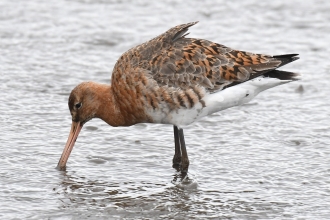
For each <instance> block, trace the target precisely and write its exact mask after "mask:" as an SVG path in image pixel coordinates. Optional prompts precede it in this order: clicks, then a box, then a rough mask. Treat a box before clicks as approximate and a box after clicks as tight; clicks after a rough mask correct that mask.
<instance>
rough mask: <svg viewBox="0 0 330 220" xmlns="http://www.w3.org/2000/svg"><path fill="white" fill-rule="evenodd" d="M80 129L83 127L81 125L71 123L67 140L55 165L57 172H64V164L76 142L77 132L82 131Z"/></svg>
mask: <svg viewBox="0 0 330 220" xmlns="http://www.w3.org/2000/svg"><path fill="white" fill-rule="evenodd" d="M82 127H83V125H82V124H81V123H80V122H74V121H73V122H72V125H71V131H70V134H69V137H68V140H67V142H66V144H65V147H64V150H63V153H62V156H61V158H60V161H59V162H58V164H57V169H58V170H65V167H66V162H67V161H68V159H69V156H70V154H71V151H72V149H73V146H74V144H75V142H76V140H77V137H78V135H79V132H80V130H81V129H82Z"/></svg>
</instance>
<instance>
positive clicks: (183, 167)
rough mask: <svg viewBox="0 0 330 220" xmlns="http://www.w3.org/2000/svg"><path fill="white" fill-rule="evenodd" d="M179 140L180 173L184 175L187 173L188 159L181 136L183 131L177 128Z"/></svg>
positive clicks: (182, 136)
mask: <svg viewBox="0 0 330 220" xmlns="http://www.w3.org/2000/svg"><path fill="white" fill-rule="evenodd" d="M178 130H179V139H180V146H181V154H182V158H181V173H182V174H184V175H186V174H187V173H188V167H189V159H188V153H187V149H186V143H185V141H184V135H183V129H182V128H179V129H178Z"/></svg>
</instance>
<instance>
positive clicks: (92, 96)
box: [57, 82, 100, 170]
mask: <svg viewBox="0 0 330 220" xmlns="http://www.w3.org/2000/svg"><path fill="white" fill-rule="evenodd" d="M95 87H96V84H95V83H93V82H83V83H81V84H79V85H78V86H76V87H75V88H74V89H73V90H72V91H71V94H70V96H69V101H68V105H69V110H70V113H71V116H72V125H71V131H70V134H69V137H68V140H67V142H66V145H65V148H64V150H63V153H62V156H61V158H60V161H59V162H58V165H57V169H59V170H64V169H65V166H66V162H67V160H68V158H69V156H70V153H71V151H72V149H73V147H74V144H75V142H76V139H77V138H78V135H79V132H80V130H81V129H82V127H83V125H84V124H85V123H86V122H87V121H89V120H91V119H92V118H94V117H95V114H96V112H97V110H98V108H99V103H100V102H99V100H98V98H97V96H96V91H97V88H95Z"/></svg>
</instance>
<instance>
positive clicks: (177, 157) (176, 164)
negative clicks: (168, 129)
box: [172, 125, 181, 170]
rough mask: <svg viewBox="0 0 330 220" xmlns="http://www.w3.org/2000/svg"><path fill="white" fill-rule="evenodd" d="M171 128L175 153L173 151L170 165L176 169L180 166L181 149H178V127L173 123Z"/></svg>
mask: <svg viewBox="0 0 330 220" xmlns="http://www.w3.org/2000/svg"><path fill="white" fill-rule="evenodd" d="M173 129H174V143H175V153H174V157H173V165H172V167H173V168H175V169H177V170H178V169H179V168H180V163H181V149H180V139H179V129H178V127H177V126H175V125H173Z"/></svg>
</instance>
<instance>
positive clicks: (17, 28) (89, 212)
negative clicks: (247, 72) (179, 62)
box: [0, 0, 330, 219]
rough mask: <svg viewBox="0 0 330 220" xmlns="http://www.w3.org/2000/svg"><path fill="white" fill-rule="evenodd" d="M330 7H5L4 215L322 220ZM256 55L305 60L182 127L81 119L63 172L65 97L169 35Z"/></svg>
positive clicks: (0, 181) (0, 39)
mask: <svg viewBox="0 0 330 220" xmlns="http://www.w3.org/2000/svg"><path fill="white" fill-rule="evenodd" d="M329 9H330V2H329V1H325V0H324V1H308V0H307V1H298V0H293V1H285V0H277V1H256V0H246V1H238V0H236V1H170V0H167V1H157V2H156V1H146V0H145V1H134V2H131V1H124V0H123V1H107V0H85V1H84V0H76V1H64V0H58V1H55V0H51V1H37V0H31V1H23V0H17V1H11V0H2V1H0V74H1V77H0V113H1V114H0V146H1V148H0V149H1V154H0V186H1V187H0V218H1V219H330V208H329V207H330V135H329V129H330V117H329V116H330V104H329V95H330V86H329V85H330V77H329V76H330V75H329V74H330V64H329V58H328V56H329V52H330V50H329V46H330V45H329V44H330V43H329V42H330V37H329V33H330V25H329V22H330V13H329ZM197 20H198V21H200V22H199V23H198V24H197V25H195V26H193V27H192V28H191V29H190V33H191V34H190V37H196V38H205V39H209V40H212V41H215V42H218V43H221V44H224V45H227V46H230V47H232V48H235V49H240V50H246V51H251V52H256V53H266V54H274V55H276V54H285V53H299V54H300V57H301V59H300V60H298V61H295V62H294V63H291V64H289V65H287V66H285V68H283V69H286V70H289V71H290V70H291V71H295V72H299V73H302V74H303V79H302V80H301V81H298V82H293V83H290V84H286V85H282V86H280V87H276V88H274V89H271V90H268V91H265V92H263V93H262V94H260V95H259V96H257V97H256V98H255V99H254V100H253V101H252V102H251V103H249V104H246V105H244V106H239V107H235V108H232V109H228V110H225V111H222V112H219V113H217V114H214V115H211V116H209V117H206V118H204V119H203V120H201V121H199V122H196V123H194V124H192V125H190V126H188V127H186V128H185V136H186V143H187V148H188V153H189V156H190V162H191V165H190V171H189V178H190V180H191V181H192V183H191V184H187V185H183V184H180V183H179V182H178V181H176V180H175V177H176V175H177V173H176V171H175V170H174V169H173V168H172V167H171V163H172V156H173V154H174V143H173V131H172V126H170V125H152V124H139V125H135V126H132V127H118V128H112V127H110V126H108V125H107V124H105V123H104V122H102V121H101V120H98V119H94V120H92V121H90V122H88V123H87V124H86V125H85V126H84V128H83V130H82V132H81V134H80V136H79V138H78V140H77V142H76V145H75V148H74V150H73V152H72V155H71V157H70V158H69V161H68V167H67V170H66V171H58V170H56V169H55V167H56V165H57V162H58V159H59V157H60V155H61V153H62V150H63V147H64V145H65V142H66V139H67V137H68V135H69V130H70V126H71V118H70V114H69V111H68V107H67V99H68V95H69V93H70V91H71V89H73V88H74V86H75V85H77V84H78V83H80V82H82V81H98V82H103V83H109V81H110V76H111V71H112V68H113V66H114V64H115V62H116V60H117V58H118V57H119V56H120V55H121V54H122V53H123V52H125V51H126V50H128V49H129V48H131V47H133V46H135V45H137V44H140V43H142V42H144V41H146V40H149V39H151V38H153V37H155V36H157V35H159V34H160V33H162V32H164V31H166V30H167V29H169V28H170V27H173V26H175V25H178V24H182V23H187V22H191V21H197Z"/></svg>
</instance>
